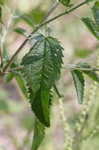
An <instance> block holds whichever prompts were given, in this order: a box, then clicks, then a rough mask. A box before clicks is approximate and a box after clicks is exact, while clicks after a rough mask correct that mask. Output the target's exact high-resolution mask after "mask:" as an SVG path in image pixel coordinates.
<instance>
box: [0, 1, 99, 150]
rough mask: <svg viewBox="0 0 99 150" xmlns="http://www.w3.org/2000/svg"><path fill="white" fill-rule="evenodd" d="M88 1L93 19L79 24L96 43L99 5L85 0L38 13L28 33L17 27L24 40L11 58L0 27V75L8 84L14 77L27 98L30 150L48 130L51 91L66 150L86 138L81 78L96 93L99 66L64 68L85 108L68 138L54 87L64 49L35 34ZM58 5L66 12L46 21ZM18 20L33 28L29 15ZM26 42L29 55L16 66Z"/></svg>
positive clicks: (84, 64) (74, 146)
mask: <svg viewBox="0 0 99 150" xmlns="http://www.w3.org/2000/svg"><path fill="white" fill-rule="evenodd" d="M89 2H92V3H93V8H92V13H93V19H91V18H90V17H82V18H81V21H82V22H83V23H84V24H85V25H86V26H87V27H88V28H89V30H90V31H91V32H92V34H93V35H94V36H95V37H96V38H97V40H99V2H98V1H94V0H85V1H84V2H81V3H80V4H78V5H76V6H75V5H74V4H72V3H71V1H70V0H59V2H57V3H55V5H54V6H53V7H52V8H51V9H50V10H49V11H48V13H47V15H46V16H43V13H42V14H41V18H42V17H43V19H42V20H41V22H39V21H38V20H37V21H36V22H37V23H38V22H39V25H37V26H36V27H35V28H34V30H33V32H31V33H30V34H29V33H28V32H27V31H26V30H24V29H23V28H16V29H15V30H14V31H15V32H17V33H19V34H22V35H23V36H25V37H26V39H25V41H24V42H23V43H22V45H21V46H20V47H19V48H18V49H17V50H16V52H15V53H14V54H13V55H12V56H11V57H10V56H9V55H8V52H7V51H6V50H5V43H4V42H5V41H4V38H5V34H7V33H5V32H3V29H2V28H1V32H2V34H1V49H0V58H1V65H0V76H1V77H5V78H6V81H8V82H10V81H11V80H12V79H13V78H15V79H16V81H17V83H18V85H19V87H20V89H21V91H22V92H23V94H24V95H25V97H26V98H27V99H29V103H30V105H31V109H32V111H33V112H34V114H35V123H34V137H33V143H32V148H31V150H36V149H38V147H39V146H40V144H41V143H42V141H43V139H44V136H45V129H46V128H47V127H50V111H51V105H52V103H53V91H55V92H56V93H57V95H58V97H59V103H60V112H61V116H62V120H63V124H64V132H65V144H66V145H65V149H66V150H76V149H77V150H79V149H80V143H81V142H82V141H83V139H84V138H85V137H86V134H85V135H84V133H83V131H84V129H85V128H84V127H85V124H86V120H87V114H88V112H89V108H90V98H89V101H88V102H87V103H86V104H83V100H84V87H85V78H84V75H87V76H88V77H90V78H91V79H92V80H94V82H95V85H92V88H95V90H96V84H97V83H99V74H98V73H97V72H98V71H99V69H98V67H97V66H98V65H99V64H98V63H97V66H96V67H93V66H91V65H89V64H88V63H82V62H80V63H77V64H73V65H67V68H65V69H69V70H70V72H71V74H72V77H73V80H74V85H75V88H76V91H77V96H78V102H79V103H80V104H82V105H84V106H85V108H84V110H83V111H82V114H81V116H80V117H79V121H78V122H77V124H76V125H75V128H74V129H75V131H74V132H75V134H74V136H71V128H70V126H69V123H68V121H67V120H66V119H65V117H64V110H63V104H62V99H63V96H62V95H61V94H60V92H59V91H58V89H57V86H56V84H57V80H59V78H60V72H61V68H62V65H63V56H64V55H63V50H64V48H63V47H62V46H61V44H60V42H59V41H58V40H57V39H56V38H54V37H52V36H51V35H49V32H48V31H47V33H46V34H45V35H44V34H42V33H38V31H39V29H41V28H42V27H44V26H46V25H47V24H49V23H50V22H52V21H55V20H56V19H58V18H60V17H61V16H64V15H66V14H69V13H71V12H73V11H74V10H76V9H78V8H80V7H81V6H83V5H85V4H88V3H89ZM60 3H61V4H63V5H64V6H65V7H66V10H65V11H64V12H62V13H60V14H58V15H57V16H55V17H53V18H51V19H49V20H47V21H46V19H47V18H48V17H49V15H50V14H51V13H52V12H53V10H54V9H55V8H56V7H57V6H58V5H59V4H60ZM3 5H4V3H3V2H2V1H0V6H1V7H0V21H1V25H2V26H3V19H2V9H3V7H4V6H3ZM36 15H37V14H36ZM21 17H22V19H24V20H25V21H27V22H29V24H31V25H32V22H31V16H29V15H27V16H26V15H25V16H21ZM8 29H9V26H8ZM6 32H7V31H6ZM27 42H31V43H32V46H31V47H30V50H29V51H28V53H27V54H26V55H25V56H24V57H23V58H22V60H21V62H20V63H18V60H17V59H16V57H17V55H18V54H19V53H20V52H21V50H22V49H23V48H24V46H25V45H26V43H27ZM94 94H95V92H94V90H92V91H91V94H90V95H92V99H93V97H94ZM96 130H97V128H96ZM93 132H94V129H93V130H92V131H90V132H89V133H88V137H90V135H92V133H93ZM78 137H79V138H78Z"/></svg>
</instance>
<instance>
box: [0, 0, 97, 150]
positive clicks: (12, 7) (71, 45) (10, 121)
mask: <svg viewBox="0 0 99 150" xmlns="http://www.w3.org/2000/svg"><path fill="white" fill-rule="evenodd" d="M0 2H1V3H2V2H3V3H4V5H3V7H2V18H3V23H4V25H3V28H2V34H1V35H0V36H1V37H2V38H1V42H2V43H3V49H4V55H5V53H7V51H8V52H9V54H8V55H12V54H14V52H15V51H16V49H17V48H18V47H19V45H20V44H21V43H22V41H23V40H24V39H25V37H24V36H23V35H22V34H23V33H24V35H25V36H27V35H28V33H30V32H31V31H32V30H33V28H35V27H36V26H37V24H39V23H40V22H41V19H42V18H43V17H44V16H45V15H46V13H47V11H48V10H49V8H50V7H51V6H52V5H53V3H54V2H55V0H46V1H44V0H20V1H17V0H8V1H0ZM80 2H82V0H72V3H80ZM92 6H93V3H88V4H87V5H84V6H82V7H81V8H80V9H77V10H75V11H74V12H73V13H71V14H69V15H66V16H64V17H62V18H59V19H58V20H56V21H54V22H52V23H50V24H49V25H48V26H47V27H44V28H42V30H40V31H39V32H40V33H44V34H48V33H50V34H51V35H53V36H54V37H57V38H58V39H59V41H61V43H62V45H63V47H64V49H65V50H64V58H63V59H64V68H66V67H67V64H76V63H78V62H80V61H82V62H88V63H89V64H91V65H92V66H96V63H97V62H96V58H97V56H98V55H99V52H98V51H99V41H98V40H97V39H96V38H95V37H94V36H93V35H92V34H91V33H90V32H89V31H88V29H87V28H86V26H85V25H84V23H82V22H81V20H80V18H81V17H83V16H90V17H93V16H92V13H91V9H90V8H91V7H92ZM63 10H65V7H64V6H63V5H62V4H60V5H59V6H57V8H56V9H55V10H54V11H53V13H52V14H51V16H50V17H52V16H55V15H56V14H58V13H59V12H61V11H63ZM50 17H49V18H50ZM21 28H23V29H24V30H27V31H28V32H27V33H26V32H23V31H22V30H20V29H21ZM45 28H46V31H45ZM0 29H1V27H0ZM20 31H21V32H22V33H21V34H19V33H20ZM32 42H33V41H32V40H31V44H33V43H32ZM28 50H29V45H28V44H27V45H26V46H25V48H24V50H23V51H22V52H21V53H20V55H18V60H20V59H21V58H22V56H24V54H25V53H26V52H27V51H28ZM6 57H7V55H6ZM5 59H7V58H5ZM64 68H63V69H62V73H61V79H60V81H59V83H58V88H59V91H60V93H61V94H62V95H64V101H63V102H64V111H65V118H66V119H67V120H68V122H69V123H70V126H71V128H74V124H75V122H76V121H77V119H79V115H80V114H81V112H82V110H83V107H84V106H82V105H80V104H78V102H77V96H76V91H75V88H74V85H73V80H72V76H71V74H70V72H69V70H68V69H64ZM9 78H11V76H9V77H7V78H6V76H5V78H4V79H2V78H0V150H27V149H29V148H30V146H31V142H32V137H33V127H34V115H33V113H32V112H31V109H30V104H29V102H28V100H26V98H25V97H24V96H23V94H22V93H21V92H20V90H19V87H18V85H17V83H16V81H15V80H14V79H13V80H12V81H11V82H10V83H6V82H5V81H6V80H7V81H8V80H10V79H9ZM85 78H86V79H87V82H86V86H85V89H86V90H85V91H86V95H87V96H86V99H89V100H92V101H91V104H89V103H88V105H91V106H90V108H91V109H90V110H88V111H89V112H90V114H89V117H88V121H87V123H86V124H85V126H86V128H85V130H84V133H88V134H90V136H88V138H87V137H84V140H83V142H81V143H80V149H81V150H85V149H90V150H98V149H99V141H98V140H99V130H98V124H99V117H98V115H99V92H98V90H99V87H98V84H96V82H94V81H92V80H90V79H89V78H87V76H86V77H85ZM57 99H58V98H57V96H56V94H54V101H53V107H52V112H51V116H52V118H51V127H50V128H49V129H47V132H46V138H45V139H44V141H43V143H42V145H41V147H40V149H41V150H45V149H46V150H55V149H57V150H61V149H63V148H64V130H63V122H62V121H61V108H60V105H59V101H58V100H57ZM80 121H81V120H80ZM78 122H79V121H78ZM91 129H94V132H95V133H92V134H91ZM78 141H79V135H78ZM77 150H79V149H77Z"/></svg>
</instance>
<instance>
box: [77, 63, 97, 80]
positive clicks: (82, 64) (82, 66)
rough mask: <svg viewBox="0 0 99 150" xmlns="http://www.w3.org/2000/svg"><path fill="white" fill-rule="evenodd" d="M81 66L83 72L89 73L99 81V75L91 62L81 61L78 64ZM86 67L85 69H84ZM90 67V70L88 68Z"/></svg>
mask: <svg viewBox="0 0 99 150" xmlns="http://www.w3.org/2000/svg"><path fill="white" fill-rule="evenodd" d="M76 66H77V67H79V68H82V70H81V71H82V72H83V73H85V74H86V75H88V76H89V77H90V78H91V79H92V80H94V81H96V82H99V75H98V74H97V73H96V72H95V71H94V70H95V68H92V67H91V66H90V65H89V64H87V63H79V64H77V65H76ZM84 69H85V70H84ZM86 69H89V70H86Z"/></svg>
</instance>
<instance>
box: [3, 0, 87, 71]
mask: <svg viewBox="0 0 99 150" xmlns="http://www.w3.org/2000/svg"><path fill="white" fill-rule="evenodd" d="M86 3H87V1H86V0H85V1H84V2H82V3H80V4H78V5H76V6H75V7H73V8H70V9H69V10H66V11H65V12H63V13H61V14H59V15H57V16H55V17H53V18H51V19H49V20H48V21H45V22H43V23H41V24H40V25H38V26H37V27H36V28H35V29H34V31H33V32H32V33H31V34H30V35H29V36H28V38H27V39H26V40H25V41H24V42H23V43H22V45H21V46H20V47H19V48H18V49H17V50H16V52H15V53H14V55H13V56H12V57H11V59H10V60H9V61H8V63H7V65H6V66H5V67H4V69H3V71H4V72H5V71H6V70H7V69H8V67H9V66H10V65H11V64H12V62H13V60H14V58H15V57H16V56H17V55H18V53H19V52H20V51H21V49H22V48H23V47H24V46H25V44H26V43H27V42H28V40H29V38H30V37H31V35H33V34H35V33H36V32H37V31H38V30H39V29H40V28H41V27H43V26H44V25H47V24H48V23H50V22H52V21H55V20H56V19H58V18H60V17H62V16H64V15H66V14H69V13H70V12H72V11H74V10H75V9H77V8H79V7H81V6H83V5H84V4H86Z"/></svg>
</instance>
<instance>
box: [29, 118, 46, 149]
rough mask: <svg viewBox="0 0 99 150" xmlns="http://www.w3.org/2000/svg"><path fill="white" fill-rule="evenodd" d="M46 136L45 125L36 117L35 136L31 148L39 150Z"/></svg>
mask: <svg viewBox="0 0 99 150" xmlns="http://www.w3.org/2000/svg"><path fill="white" fill-rule="evenodd" d="M44 136H45V127H44V125H43V124H42V123H41V122H40V121H39V120H38V119H37V118H36V119H35V124H34V136H33V142H32V148H31V150H37V149H38V147H39V146H40V144H41V143H42V141H43V139H44Z"/></svg>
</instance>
